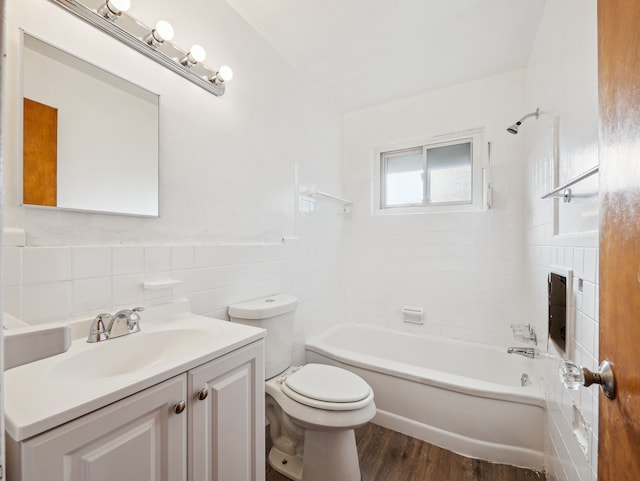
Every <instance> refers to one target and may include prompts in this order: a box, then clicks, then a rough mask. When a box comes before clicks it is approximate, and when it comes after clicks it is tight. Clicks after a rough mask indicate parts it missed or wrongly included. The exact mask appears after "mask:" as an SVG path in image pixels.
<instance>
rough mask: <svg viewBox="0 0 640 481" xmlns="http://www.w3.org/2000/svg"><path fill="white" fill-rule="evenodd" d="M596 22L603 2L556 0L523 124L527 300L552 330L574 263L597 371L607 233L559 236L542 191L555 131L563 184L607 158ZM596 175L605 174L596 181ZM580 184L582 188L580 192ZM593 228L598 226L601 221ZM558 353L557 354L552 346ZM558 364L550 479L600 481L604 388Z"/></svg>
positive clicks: (548, 365) (583, 345)
mask: <svg viewBox="0 0 640 481" xmlns="http://www.w3.org/2000/svg"><path fill="white" fill-rule="evenodd" d="M596 27H597V17H596V0H589V1H587V2H585V1H581V0H559V1H553V2H547V4H546V9H545V13H544V16H543V19H542V22H541V25H540V29H539V32H538V36H537V39H536V42H535V45H534V49H533V52H532V54H531V57H530V61H529V67H528V69H527V104H528V105H531V106H538V107H540V109H541V111H542V112H543V113H542V115H541V116H540V120H539V121H537V122H532V123H530V124H527V125H526V129H523V133H524V134H525V136H526V141H527V149H526V151H527V157H526V165H527V167H526V172H527V186H526V191H527V195H526V199H527V200H526V204H525V212H526V219H527V224H526V231H525V239H526V267H527V276H526V285H527V294H526V299H527V301H529V303H530V305H529V312H530V318H531V320H532V321H533V322H534V323H535V324H536V326H538V329H540V330H544V329H546V326H547V321H546V317H547V283H546V276H547V272H548V268H549V266H550V265H560V266H563V267H566V268H569V269H573V273H574V276H575V277H574V283H573V286H572V301H573V304H574V313H573V314H574V317H575V328H576V339H575V341H574V342H573V343H572V345H571V348H572V349H573V350H574V351H575V355H574V360H575V362H576V363H577V364H579V365H580V364H581V365H584V366H586V367H588V368H589V369H594V368H595V367H596V366H597V361H596V360H597V359H598V233H597V232H582V233H581V232H579V229H576V228H574V229H572V230H573V234H564V235H559V236H554V214H553V212H554V209H553V204H554V201H553V200H544V201H543V200H541V199H540V197H541V196H542V195H544V194H545V193H546V192H548V191H549V190H551V189H552V188H553V183H552V171H553V158H554V135H555V134H557V138H558V149H557V151H558V159H559V167H560V168H559V172H560V183H563V182H566V181H568V180H570V179H571V178H573V177H575V176H576V175H578V174H580V173H582V172H584V171H586V170H588V169H589V168H591V167H593V166H594V165H597V162H598V160H597V145H598V99H597V30H596ZM556 119H557V120H556ZM554 126H555V127H554ZM554 128H557V131H554ZM596 181H597V175H596V176H595V177H594V178H592V179H590V180H589V182H590V183H595V182H596ZM581 188H584V187H583V186H581V185H577V186H576V189H575V190H576V191H580V189H581ZM594 204H595V205H596V207H597V199H595V200H594V199H593V198H591V199H582V198H577V199H574V200H572V202H571V205H572V207H571V208H572V209H573V210H572V211H571V212H564V213H562V212H561V215H569V216H571V217H572V218H570V219H568V221H569V222H570V223H572V224H573V226H574V227H575V226H579V225H580V223H579V222H578V221H579V219H582V218H588V217H593V216H594V215H595V217H596V218H597V211H595V213H594V212H593V209H594ZM561 207H562V208H564V207H565V206H563V205H561ZM586 225H587V226H593V222H592V221H591V222H587V223H586ZM596 228H597V224H596ZM580 281H582V286H583V287H582V289H581V290H580V289H579V287H578V284H579V282H580ZM551 352H552V354H557V352H556V351H555V349H554V348H553V346H552V348H551ZM558 361H559V360H558V358H557V357H554V358H550V359H548V360H544V362H543V363H541V364H538V366H539V367H540V369H541V372H542V375H543V377H544V383H545V390H546V391H547V393H548V404H547V406H548V443H547V454H548V459H547V479H549V480H550V481H555V480H562V481H578V480H579V481H590V480H592V481H595V480H596V477H597V476H596V471H597V446H598V438H597V433H598V426H597V425H598V389H597V388H596V387H594V386H592V387H590V388H582V389H581V390H579V391H572V392H570V391H567V390H566V389H565V388H564V387H563V386H562V384H561V383H560V381H559V378H558V374H557V366H558ZM573 405H575V406H576V409H577V411H578V412H579V413H580V415H581V416H582V417H583V419H584V420H585V421H586V423H587V426H586V428H585V429H584V432H585V433H586V436H585V438H586V443H585V447H584V451H583V449H582V448H581V447H580V444H579V443H578V440H577V437H576V436H575V435H574V433H573V427H572V426H573V423H574V422H573V418H574V413H573V407H572V406H573Z"/></svg>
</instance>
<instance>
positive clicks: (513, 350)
mask: <svg viewBox="0 0 640 481" xmlns="http://www.w3.org/2000/svg"><path fill="white" fill-rule="evenodd" d="M507 352H508V353H509V354H520V355H521V356H524V357H528V358H530V359H533V358H534V357H536V351H535V349H534V348H532V347H510V348H508V349H507Z"/></svg>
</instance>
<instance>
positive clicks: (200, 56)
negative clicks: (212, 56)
mask: <svg viewBox="0 0 640 481" xmlns="http://www.w3.org/2000/svg"><path fill="white" fill-rule="evenodd" d="M205 58H207V52H205V50H204V48H202V47H201V46H200V45H193V46H192V47H191V50H189V53H187V54H186V55H185V56H184V57H182V58H181V59H180V64H181V65H184V66H185V67H187V68H192V67H193V66H194V65H195V64H197V63H202V62H204V59H205Z"/></svg>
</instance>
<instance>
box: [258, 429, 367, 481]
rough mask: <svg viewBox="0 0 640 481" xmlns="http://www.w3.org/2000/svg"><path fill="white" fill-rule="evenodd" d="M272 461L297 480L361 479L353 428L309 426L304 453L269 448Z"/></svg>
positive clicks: (290, 477)
mask: <svg viewBox="0 0 640 481" xmlns="http://www.w3.org/2000/svg"><path fill="white" fill-rule="evenodd" d="M269 464H270V465H271V467H272V468H273V469H275V470H276V471H278V472H279V473H280V474H282V475H283V476H286V477H287V478H289V479H292V480H293V481H327V480H340V481H360V480H361V475H360V464H359V462H358V451H357V448H356V436H355V432H354V431H353V429H346V430H342V431H314V430H311V429H307V430H305V433H304V453H303V456H298V455H290V454H286V453H284V452H282V451H281V450H279V449H278V448H276V447H275V446H274V447H273V448H271V450H270V451H269Z"/></svg>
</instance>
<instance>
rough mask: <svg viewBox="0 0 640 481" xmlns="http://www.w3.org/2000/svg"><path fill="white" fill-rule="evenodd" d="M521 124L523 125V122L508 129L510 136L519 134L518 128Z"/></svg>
mask: <svg viewBox="0 0 640 481" xmlns="http://www.w3.org/2000/svg"><path fill="white" fill-rule="evenodd" d="M520 124H522V122H516V123H515V124H513V125H512V126H511V127H507V132H509V133H510V134H514V135H515V134H517V133H518V127H520Z"/></svg>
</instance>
